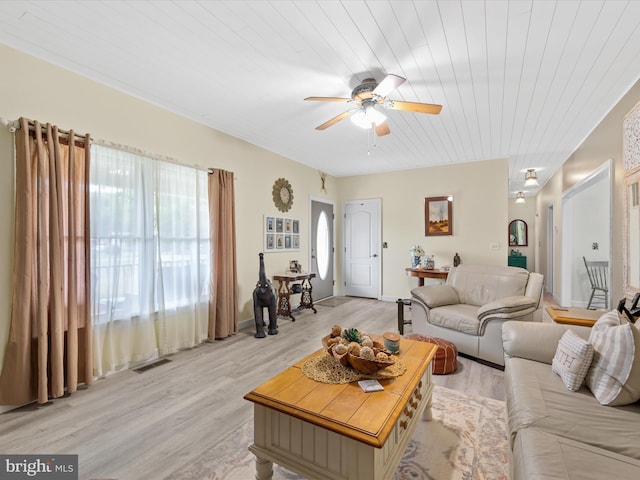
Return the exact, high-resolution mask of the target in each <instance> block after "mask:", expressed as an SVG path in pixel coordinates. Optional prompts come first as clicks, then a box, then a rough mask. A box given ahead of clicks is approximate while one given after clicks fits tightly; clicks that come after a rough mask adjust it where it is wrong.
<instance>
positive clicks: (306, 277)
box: [273, 273, 317, 322]
mask: <svg viewBox="0 0 640 480" xmlns="http://www.w3.org/2000/svg"><path fill="white" fill-rule="evenodd" d="M315 276H316V274H315V273H279V274H277V275H274V276H273V279H274V280H277V281H278V309H277V313H278V315H281V316H283V317H289V318H290V319H291V320H292V321H294V322H295V321H296V318H295V317H294V316H293V314H292V313H291V300H290V297H291V293H292V292H291V286H290V285H289V284H290V283H291V282H298V281H301V282H302V284H301V286H302V291H301V292H300V305H299V306H298V308H296V310H295V311H296V312H297V311H299V310H302V309H304V308H310V309H311V310H313V313H317V310H316V309H315V307H314V306H313V297H312V296H311V290H312V289H313V287H312V286H311V279H312V278H315Z"/></svg>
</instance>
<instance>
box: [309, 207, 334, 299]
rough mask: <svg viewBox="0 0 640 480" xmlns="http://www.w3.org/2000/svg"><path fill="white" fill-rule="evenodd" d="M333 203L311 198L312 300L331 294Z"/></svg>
mask: <svg viewBox="0 0 640 480" xmlns="http://www.w3.org/2000/svg"><path fill="white" fill-rule="evenodd" d="M333 224H334V215H333V204H330V203H324V202H321V201H318V200H311V236H310V239H311V240H310V242H309V243H310V244H311V271H312V272H314V273H315V274H316V278H314V279H313V280H312V281H311V285H312V287H313V291H312V296H313V299H314V301H318V300H321V299H323V298H327V297H332V296H333V286H334V284H335V282H334V275H333V265H334V257H335V249H334V246H333Z"/></svg>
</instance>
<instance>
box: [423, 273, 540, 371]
mask: <svg viewBox="0 0 640 480" xmlns="http://www.w3.org/2000/svg"><path fill="white" fill-rule="evenodd" d="M543 283H544V278H543V276H542V275H541V274H539V273H530V272H528V271H527V270H525V269H523V268H518V267H501V266H481V265H460V266H458V267H455V268H452V269H451V271H450V272H449V276H448V277H447V281H446V283H445V284H444V285H428V286H424V287H417V288H414V289H413V290H411V300H412V314H411V324H412V329H413V332H414V333H419V334H422V335H427V336H431V337H439V338H443V339H445V340H448V341H450V342H453V343H454V344H455V345H456V347H457V348H458V352H461V353H464V354H467V355H469V356H472V357H475V358H478V359H481V360H484V361H487V362H490V363H493V364H496V365H500V366H503V365H504V350H503V347H502V324H503V323H504V322H505V321H507V320H520V321H527V322H530V321H538V322H539V321H542V287H543Z"/></svg>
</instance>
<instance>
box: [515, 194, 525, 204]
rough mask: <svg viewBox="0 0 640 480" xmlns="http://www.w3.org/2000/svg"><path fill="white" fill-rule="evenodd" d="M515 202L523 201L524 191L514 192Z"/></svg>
mask: <svg viewBox="0 0 640 480" xmlns="http://www.w3.org/2000/svg"><path fill="white" fill-rule="evenodd" d="M516 203H525V199H524V192H518V193H516Z"/></svg>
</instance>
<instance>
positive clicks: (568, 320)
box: [546, 307, 604, 327]
mask: <svg viewBox="0 0 640 480" xmlns="http://www.w3.org/2000/svg"><path fill="white" fill-rule="evenodd" d="M546 310H547V313H548V314H549V316H550V317H551V320H553V321H554V322H556V323H564V324H567V325H581V326H584V327H592V326H593V324H594V323H596V320H598V319H599V318H600V316H601V315H602V314H603V313H604V312H602V311H598V310H587V309H586V308H578V307H547V308H546Z"/></svg>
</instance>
